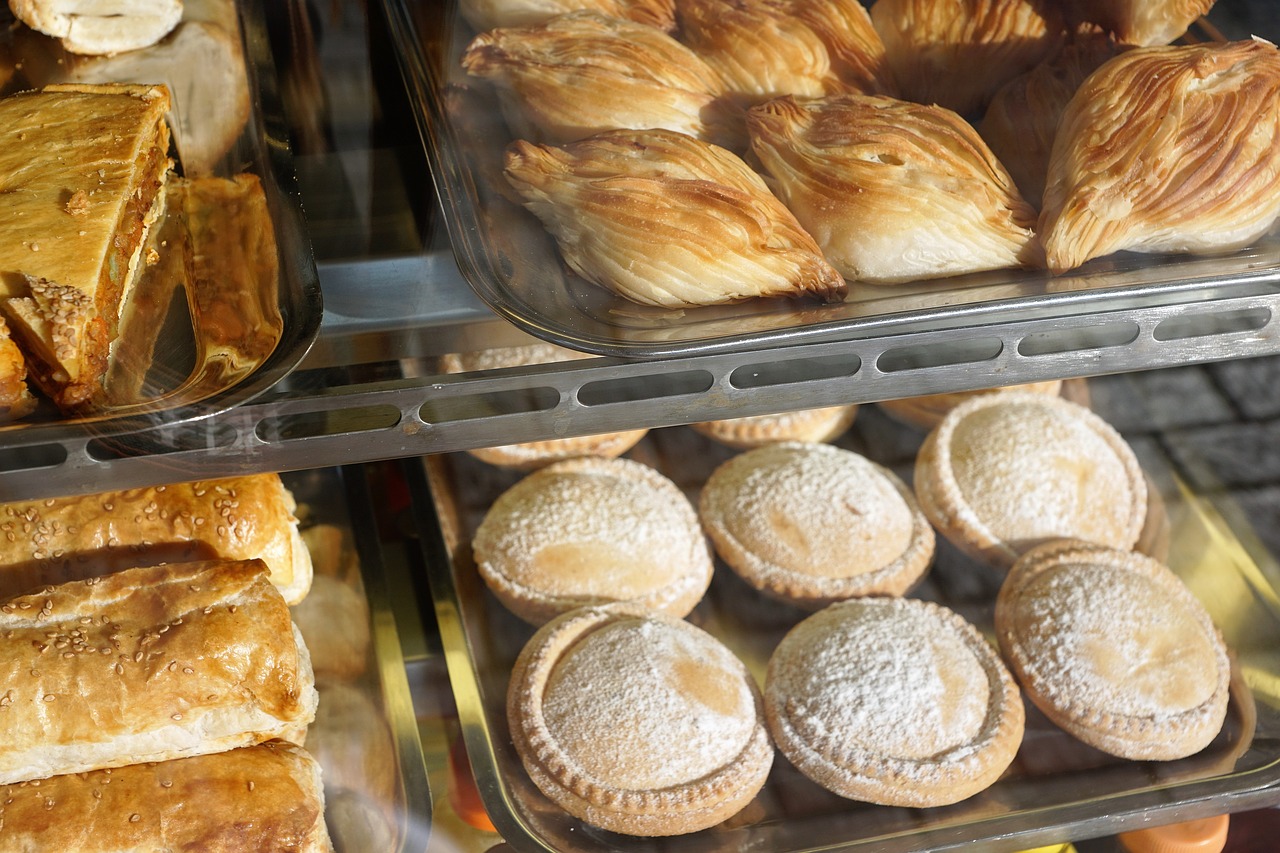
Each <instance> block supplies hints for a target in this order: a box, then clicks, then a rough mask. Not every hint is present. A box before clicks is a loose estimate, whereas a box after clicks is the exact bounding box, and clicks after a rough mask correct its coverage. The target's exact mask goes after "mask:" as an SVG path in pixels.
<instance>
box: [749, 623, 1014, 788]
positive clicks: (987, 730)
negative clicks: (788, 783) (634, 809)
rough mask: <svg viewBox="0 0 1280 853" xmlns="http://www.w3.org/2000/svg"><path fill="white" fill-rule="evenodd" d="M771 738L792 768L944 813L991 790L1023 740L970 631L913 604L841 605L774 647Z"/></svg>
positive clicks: (1004, 679)
mask: <svg viewBox="0 0 1280 853" xmlns="http://www.w3.org/2000/svg"><path fill="white" fill-rule="evenodd" d="M764 697H765V713H766V715H767V719H768V722H769V730H770V731H771V732H772V733H773V736H774V740H775V742H776V743H777V745H778V748H779V749H780V750H782V753H783V754H784V755H786V756H787V758H788V759H790V761H791V763H792V764H793V765H795V767H796V769H797V770H799V771H800V772H801V773H803V774H805V775H806V776H808V777H809V778H810V779H812V780H813V781H815V782H817V783H818V784H819V785H822V786H823V787H824V788H827V789H828V790H831V791H834V792H835V793H837V794H839V795H841V796H844V797H848V798H850V799H856V800H863V801H866V802H872V803H880V804H882V805H894V806H912V807H927V806H940V805H948V804H950V803H955V802H959V801H960V800H963V799H966V798H968V797H971V796H973V795H974V794H976V793H978V792H979V791H982V790H983V789H985V788H987V787H989V786H990V785H991V784H992V783H994V782H995V781H996V780H997V779H998V778H999V777H1000V775H1001V774H1002V773H1003V772H1004V771H1005V769H1006V768H1007V767H1008V766H1009V764H1010V763H1011V762H1012V761H1013V758H1014V755H1015V754H1016V753H1017V751H1018V746H1019V745H1020V743H1021V742H1022V734H1023V726H1024V714H1023V706H1022V697H1021V695H1020V694H1019V692H1018V687H1017V685H1016V684H1014V681H1013V678H1012V677H1011V676H1010V674H1009V672H1008V670H1006V669H1005V667H1004V664H1003V663H1001V661H1000V658H999V656H998V655H997V654H996V651H995V649H993V648H992V647H991V645H990V644H988V643H987V641H986V640H985V639H983V637H982V635H981V634H980V633H978V631H977V629H975V628H974V627H973V626H972V625H970V624H969V623H968V622H966V621H965V620H964V619H962V618H961V617H960V616H958V615H956V614H955V613H953V612H952V611H950V610H948V609H947V608H945V607H942V606H941V605H938V604H933V603H931V602H925V601H919V600H915V599H908V598H859V599H851V600H849V601H843V602H838V603H836V604H832V605H831V606H829V607H827V608H825V609H823V610H820V611H818V612H817V613H815V614H813V615H812V616H810V617H808V618H807V619H805V620H804V621H803V622H800V623H799V624H798V625H796V626H795V627H794V628H793V629H792V630H791V631H790V632H789V633H788V634H787V635H786V636H785V637H784V638H783V640H782V642H781V643H779V645H778V647H777V649H776V650H775V651H774V653H773V656H772V657H771V658H770V659H769V667H768V672H767V675H766V680H765V688H764Z"/></svg>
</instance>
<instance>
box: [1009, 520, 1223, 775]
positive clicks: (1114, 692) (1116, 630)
mask: <svg viewBox="0 0 1280 853" xmlns="http://www.w3.org/2000/svg"><path fill="white" fill-rule="evenodd" d="M995 622H996V635H997V637H998V639H999V643H1000V648H1001V650H1002V652H1003V654H1004V656H1005V659H1006V660H1007V661H1008V662H1009V666H1010V667H1011V668H1012V669H1013V672H1014V673H1015V675H1016V676H1017V678H1018V681H1019V682H1020V683H1021V684H1022V686H1023V689H1024V690H1025V691H1026V694H1027V697H1028V698H1029V699H1031V701H1032V702H1034V703H1035V705H1036V707H1038V708H1040V710H1042V711H1043V712H1044V713H1045V716H1047V717H1048V718H1049V719H1050V720H1052V721H1053V722H1054V723H1056V724H1057V725H1058V726H1060V727H1061V728H1063V729H1064V730H1065V731H1067V732H1069V733H1070V734H1072V735H1074V736H1075V737H1077V738H1079V739H1080V740H1082V741H1084V742H1085V743H1088V744H1090V745H1092V746H1094V747H1096V748H1098V749H1101V750H1102V751H1104V752H1107V753H1110V754H1112V755H1118V756H1120V757H1122V758H1132V759H1140V760H1169V759H1175V758H1182V757H1185V756H1188V755H1192V754H1194V753H1196V752H1199V751H1200V750H1201V749H1203V748H1204V747H1205V746H1207V745H1208V744H1209V743H1210V742H1211V741H1212V740H1213V739H1214V737H1215V736H1216V735H1217V734H1218V732H1219V731H1220V730H1221V728H1222V725H1223V722H1224V721H1225V719H1226V713H1227V700H1228V685H1229V681H1230V674H1231V664H1230V659H1229V657H1228V653H1227V648H1226V645H1225V644H1224V643H1223V640H1222V636H1221V634H1220V633H1219V631H1218V629H1217V628H1216V627H1215V626H1214V624H1213V620H1212V619H1211V618H1210V616H1209V613H1208V612H1207V611H1206V610H1205V608H1204V605H1203V604H1201V603H1200V601H1199V600H1198V599H1197V598H1196V597H1195V596H1194V595H1193V594H1192V593H1191V592H1190V591H1189V590H1188V589H1187V587H1186V586H1185V585H1184V584H1183V583H1182V581H1181V579H1179V578H1178V576H1177V575H1176V574H1174V573H1173V572H1172V571H1170V569H1169V568H1168V567H1166V566H1165V565H1163V564H1162V563H1159V562H1157V561H1155V560H1153V559H1151V558H1150V557H1146V556H1144V555H1142V554H1136V553H1132V552H1129V551H1120V550H1116V549H1111V548H1105V547H1102V546H1098V545H1091V544H1088V543H1083V542H1072V541H1059V542H1053V543H1049V544H1046V545H1043V546H1041V547H1039V548H1036V549H1034V550H1032V551H1030V552H1028V553H1027V554H1024V555H1023V556H1022V557H1021V558H1020V559H1019V560H1018V562H1016V563H1015V564H1014V566H1013V568H1012V569H1011V570H1010V572H1009V576H1008V577H1007V578H1006V579H1005V582H1004V584H1003V585H1002V586H1001V589H1000V594H999V596H998V597H997V599H996V609H995Z"/></svg>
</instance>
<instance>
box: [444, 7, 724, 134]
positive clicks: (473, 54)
mask: <svg viewBox="0 0 1280 853" xmlns="http://www.w3.org/2000/svg"><path fill="white" fill-rule="evenodd" d="M462 67H463V68H464V69H466V71H467V73H468V74H471V75H472V76H475V77H482V78H485V79H488V80H491V81H493V82H494V83H495V84H496V86H497V90H498V95H499V97H500V99H501V103H502V105H503V109H504V113H505V114H506V116H507V118H508V122H509V123H510V124H511V125H512V129H513V131H514V134H515V135H516V136H519V137H524V138H532V139H537V140H539V141H544V142H551V143H562V142H571V141H573V140H575V139H581V138H582V137H584V136H590V135H592V134H594V133H599V132H601V131H604V130H611V129H614V128H651V127H664V128H669V129H671V130H678V131H680V132H682V133H687V134H689V135H691V136H697V137H699V138H703V139H708V140H710V141H713V142H718V143H720V144H724V145H733V144H735V143H736V142H737V141H738V140H739V139H740V131H737V130H735V127H736V126H735V125H734V124H733V123H732V122H731V120H730V118H729V114H728V113H726V112H725V111H724V110H723V108H722V106H721V105H720V104H719V103H717V102H718V99H719V98H720V96H721V95H722V94H723V91H724V89H723V85H722V83H721V81H720V78H719V77H718V76H717V75H716V73H715V72H714V71H713V70H712V69H711V68H710V66H708V65H707V64H706V63H705V62H703V61H702V60H701V59H700V58H699V57H698V56H697V55H696V54H695V53H694V52H693V51H691V50H689V48H687V47H685V46H684V45H682V44H681V43H680V42H678V41H676V40H675V39H674V38H672V37H671V36H669V35H667V34H666V33H664V32H662V31H661V30H659V29H657V28H655V27H650V26H646V25H645V24H637V23H633V22H631V21H626V20H621V19H618V18H608V17H605V16H603V15H600V14H598V13H595V12H574V13H572V14H568V15H560V16H558V17H555V18H552V19H551V20H549V21H547V22H546V23H543V24H536V25H533V26H529V27H512V28H501V29H496V30H489V31H488V32H484V33H481V34H480V35H478V36H476V38H475V39H474V40H472V42H471V43H470V44H469V45H467V49H466V51H465V52H464V53H463V55H462Z"/></svg>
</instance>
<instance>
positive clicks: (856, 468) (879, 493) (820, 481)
mask: <svg viewBox="0 0 1280 853" xmlns="http://www.w3.org/2000/svg"><path fill="white" fill-rule="evenodd" d="M698 512H699V515H700V517H701V518H702V524H703V527H704V528H705V529H706V531H707V535H708V536H710V537H711V541H712V542H713V543H714V544H715V549H716V553H718V554H719V555H720V558H721V559H723V560H724V561H725V563H727V564H728V565H729V567H730V568H731V569H733V570H734V571H735V572H736V573H737V574H738V575H740V576H741V577H742V578H743V579H744V580H746V581H747V583H749V584H751V585H752V586H753V587H755V588H756V589H758V590H760V591H762V592H764V593H767V594H769V595H771V596H773V597H775V598H779V599H781V600H783V601H787V602H790V603H792V604H797V605H800V606H802V607H807V608H810V609H815V610H816V609H817V608H819V607H823V606H825V605H827V604H830V603H831V602H833V601H839V600H841V599H845V598H852V597H854V596H859V595H902V594H903V593H905V592H906V591H907V590H909V589H911V587H913V586H915V584H916V583H917V582H918V581H919V580H920V578H921V577H923V576H924V573H925V572H926V571H927V570H928V568H929V565H930V563H931V562H932V561H933V545H934V535H933V529H932V528H931V527H930V526H929V522H928V521H927V520H926V519H925V517H924V515H923V514H922V513H921V512H920V507H919V506H918V505H917V504H916V500H915V498H914V497H913V496H912V494H911V490H910V489H908V488H907V486H906V484H905V483H903V482H902V481H901V480H899V479H898V477H897V476H896V475H895V474H894V473H893V472H892V471H890V470H888V469H887V468H883V467H881V466H879V465H876V464H875V463H873V462H871V461H870V460H868V459H865V458H864V457H862V456H859V455H858V454H856V453H854V452H852V451H850V450H844V449H841V448H838V447H833V446H831V445H829V444H819V443H811V442H783V443H781V444H771V445H769V446H767V447H761V448H757V449H755V450H749V451H747V452H746V453H741V454H739V455H737V456H735V457H733V458H732V459H730V460H728V461H727V462H724V463H723V464H721V465H720V466H719V467H718V468H716V470H715V471H714V472H712V474H711V476H710V477H709V478H708V479H707V483H706V485H705V486H704V488H703V489H702V496H701V499H700V502H699V505H698Z"/></svg>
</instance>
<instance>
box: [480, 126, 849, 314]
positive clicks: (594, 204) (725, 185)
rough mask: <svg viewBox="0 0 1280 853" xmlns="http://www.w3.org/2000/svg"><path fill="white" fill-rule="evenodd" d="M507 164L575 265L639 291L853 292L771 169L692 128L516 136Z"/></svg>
mask: <svg viewBox="0 0 1280 853" xmlns="http://www.w3.org/2000/svg"><path fill="white" fill-rule="evenodd" d="M505 174H506V176H507V179H508V181H509V182H510V183H511V185H512V186H513V187H514V188H515V190H516V192H517V193H518V194H519V196H520V197H521V198H522V199H523V201H524V206H525V207H526V208H528V209H529V210H530V211H531V212H532V213H533V214H534V215H535V216H537V217H538V219H539V220H541V222H542V224H543V225H544V226H546V228H547V230H548V231H549V232H550V233H551V235H552V236H553V237H554V238H555V240H556V244H557V246H558V247H559V249H560V254H561V256H562V257H563V258H564V261H565V263H566V264H568V265H569V267H570V268H572V269H573V270H574V272H576V273H578V274H579V275H581V276H582V277H583V278H585V279H587V280H588V281H591V282H594V283H595V284H598V285H600V286H602V287H606V288H608V289H610V290H612V291H614V292H615V293H617V294H619V295H620V296H623V297H625V298H627V299H630V300H632V301H634V302H639V303H642V304H646V305H657V306H665V307H682V306H689V305H710V304H717V303H725V302H733V301H737V300H742V299H748V298H751V297H757V296H769V297H780V296H816V297H819V298H821V299H825V300H839V299H841V298H843V296H844V294H845V282H844V279H843V278H842V277H841V276H840V273H838V272H837V271H836V270H835V269H834V268H833V267H832V266H831V265H830V264H828V263H827V261H826V260H825V259H824V258H823V257H822V252H821V250H820V249H819V248H818V246H817V244H816V243H815V242H814V241H813V238H812V237H810V236H809V234H808V233H807V232H806V231H805V230H804V229H803V228H802V227H801V226H800V223H798V222H796V219H795V217H794V216H793V215H792V214H791V213H790V211H788V210H787V209H786V207H784V206H783V204H782V202H780V201H779V200H778V199H777V198H775V197H774V196H773V194H772V193H770V192H769V189H768V187H766V186H765V183H764V180H763V179H762V178H761V177H760V176H759V175H757V174H756V173H755V172H753V171H752V170H751V169H750V168H749V167H748V166H747V165H746V164H745V163H744V162H742V160H741V159H740V158H738V157H737V156H735V155H734V154H732V153H730V152H729V151H727V150H725V149H723V148H720V147H718V146H715V145H711V144H709V143H706V142H702V141H701V140H698V139H694V138H693V137H691V136H687V135H685V134H682V133H676V132H674V131H668V130H639V131H627V130H618V131H608V132H605V133H601V134H598V135H596V136H592V137H588V138H587V139H583V140H579V141H578V142H572V143H569V144H567V145H565V146H563V147H555V146H547V145H535V144H532V143H530V142H527V141H524V140H517V141H516V142H514V143H512V145H511V146H509V147H508V149H507V157H506V169H505Z"/></svg>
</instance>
